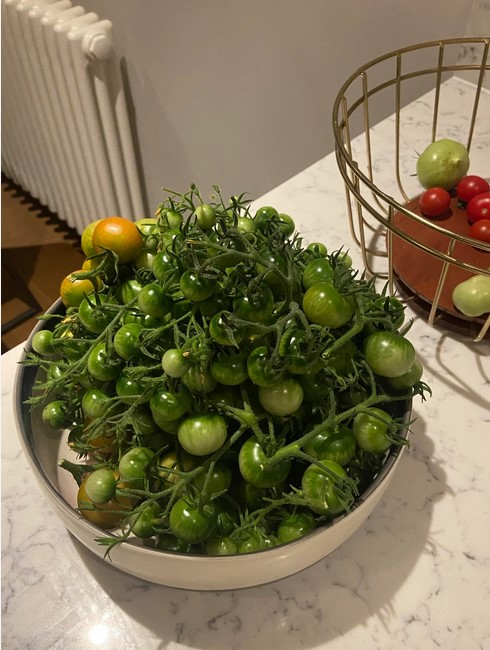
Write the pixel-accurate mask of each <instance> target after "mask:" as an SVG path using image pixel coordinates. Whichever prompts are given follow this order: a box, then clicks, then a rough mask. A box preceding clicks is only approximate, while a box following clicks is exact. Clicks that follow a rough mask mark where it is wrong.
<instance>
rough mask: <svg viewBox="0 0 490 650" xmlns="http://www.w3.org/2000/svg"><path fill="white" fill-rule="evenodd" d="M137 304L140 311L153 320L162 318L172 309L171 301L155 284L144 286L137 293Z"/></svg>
mask: <svg viewBox="0 0 490 650" xmlns="http://www.w3.org/2000/svg"><path fill="white" fill-rule="evenodd" d="M137 302H138V307H139V308H140V309H141V311H142V312H144V313H145V314H148V316H152V317H153V318H163V316H166V315H167V314H168V313H170V310H171V308H172V300H171V299H170V298H169V297H168V296H166V295H165V292H164V290H163V288H162V287H161V286H160V285H159V284H158V283H157V282H152V283H151V284H147V285H145V286H144V287H143V288H142V289H141V291H140V292H139V293H138V298H137Z"/></svg>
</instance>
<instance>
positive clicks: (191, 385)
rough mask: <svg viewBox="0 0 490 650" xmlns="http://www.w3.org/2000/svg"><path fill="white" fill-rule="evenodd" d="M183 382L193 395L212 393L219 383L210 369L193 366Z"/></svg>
mask: <svg viewBox="0 0 490 650" xmlns="http://www.w3.org/2000/svg"><path fill="white" fill-rule="evenodd" d="M182 382H183V383H184V384H185V385H186V386H187V388H188V389H189V390H190V391H192V392H193V393H210V392H211V391H212V390H214V389H215V388H216V385H217V381H216V379H215V378H214V377H213V375H212V374H211V371H210V370H209V369H208V368H205V369H202V368H200V367H199V366H191V367H190V368H189V370H188V371H187V372H186V373H185V375H184V376H183V377H182Z"/></svg>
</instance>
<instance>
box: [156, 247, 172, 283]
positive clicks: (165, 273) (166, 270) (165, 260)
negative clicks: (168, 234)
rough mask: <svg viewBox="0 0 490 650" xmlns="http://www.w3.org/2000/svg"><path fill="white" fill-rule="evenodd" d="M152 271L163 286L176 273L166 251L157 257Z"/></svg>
mask: <svg viewBox="0 0 490 650" xmlns="http://www.w3.org/2000/svg"><path fill="white" fill-rule="evenodd" d="M151 270H152V271H153V275H154V276H155V278H156V279H157V280H158V281H159V282H161V283H162V284H163V283H164V282H166V280H167V279H168V278H169V277H170V276H171V275H172V274H174V273H175V272H176V268H175V264H174V262H173V261H172V258H171V256H170V255H169V254H168V253H167V252H166V251H160V252H159V253H157V254H156V255H155V258H154V260H153V264H152V267H151Z"/></svg>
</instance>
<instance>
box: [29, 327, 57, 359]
mask: <svg viewBox="0 0 490 650" xmlns="http://www.w3.org/2000/svg"><path fill="white" fill-rule="evenodd" d="M52 339H53V332H51V331H50V330H39V332H36V333H35V334H34V336H33V337H32V341H31V345H32V349H33V350H34V352H37V353H38V354H41V355H42V356H50V355H52V354H54V349H53V346H52V345H51V341H52Z"/></svg>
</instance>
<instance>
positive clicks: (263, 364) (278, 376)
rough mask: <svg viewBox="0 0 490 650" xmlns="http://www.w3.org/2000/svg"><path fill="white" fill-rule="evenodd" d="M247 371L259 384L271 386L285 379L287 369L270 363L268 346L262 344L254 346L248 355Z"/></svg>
mask: <svg viewBox="0 0 490 650" xmlns="http://www.w3.org/2000/svg"><path fill="white" fill-rule="evenodd" d="M247 372H248V376H249V377H250V379H251V380H252V381H253V383H254V384H256V385H257V386H264V387H270V386H274V385H275V384H278V383H279V382H280V381H281V380H282V379H283V377H284V372H285V370H284V368H276V367H273V366H272V365H271V364H270V356H269V352H268V350H267V348H266V347H265V346H263V345H260V346H258V347H256V348H254V349H253V350H252V352H250V354H249V355H248V357H247Z"/></svg>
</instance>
